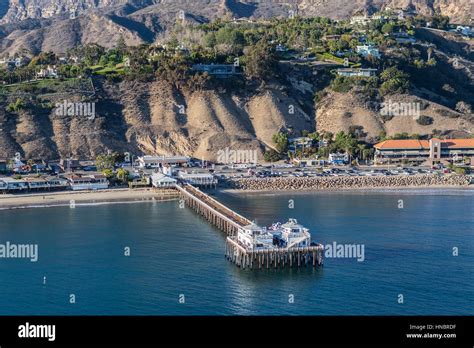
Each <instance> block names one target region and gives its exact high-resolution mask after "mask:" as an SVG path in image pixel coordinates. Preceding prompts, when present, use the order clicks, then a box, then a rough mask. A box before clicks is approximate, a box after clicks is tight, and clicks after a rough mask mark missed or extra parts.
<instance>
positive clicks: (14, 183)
mask: <svg viewBox="0 0 474 348" xmlns="http://www.w3.org/2000/svg"><path fill="white" fill-rule="evenodd" d="M0 182H3V184H2V187H4V189H5V190H7V191H23V190H28V183H27V182H26V181H25V180H22V179H14V178H10V177H8V178H0Z"/></svg>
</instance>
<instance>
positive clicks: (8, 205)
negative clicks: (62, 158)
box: [0, 188, 178, 211]
mask: <svg viewBox="0 0 474 348" xmlns="http://www.w3.org/2000/svg"><path fill="white" fill-rule="evenodd" d="M176 197H178V195H177V193H175V192H174V191H169V190H167V191H159V190H153V189H151V188H150V189H134V190H131V189H112V190H99V191H76V192H74V191H59V192H46V193H34V194H25V195H3V196H2V195H0V211H3V210H16V209H31V208H49V207H65V206H72V205H74V206H86V205H89V206H90V205H104V204H119V203H140V202H148V201H169V200H173V199H175V198H176Z"/></svg>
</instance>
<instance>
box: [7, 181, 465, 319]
mask: <svg viewBox="0 0 474 348" xmlns="http://www.w3.org/2000/svg"><path fill="white" fill-rule="evenodd" d="M216 195H217V196H218V198H219V199H220V200H222V201H223V202H224V203H226V204H228V205H229V206H230V207H232V208H234V209H235V210H237V211H238V212H239V213H241V214H243V215H245V216H247V217H249V218H250V219H254V220H256V222H257V223H259V224H262V225H268V224H271V223H272V222H274V221H277V220H280V221H283V220H286V219H287V218H289V217H293V218H296V219H298V221H299V222H300V223H302V224H304V225H305V226H306V227H308V228H310V231H311V233H312V236H313V240H315V241H317V242H320V243H323V244H328V243H332V242H334V241H335V242H337V243H356V244H363V245H364V248H365V249H364V251H365V260H364V261H363V262H357V260H355V259H338V258H326V259H325V264H324V267H322V268H316V269H313V268H311V267H310V268H302V269H286V270H275V269H270V270H255V271H250V270H241V269H239V268H237V267H235V266H234V265H233V264H232V263H230V262H229V261H227V260H226V259H225V258H224V251H225V249H224V241H225V236H224V234H223V233H222V232H220V231H219V230H217V229H215V228H213V227H212V226H210V225H208V224H207V222H206V221H205V220H203V219H202V218H200V217H199V216H197V215H196V214H195V213H194V212H192V211H191V210H189V209H188V208H184V209H182V208H179V204H178V201H169V202H154V203H133V204H111V205H97V206H76V208H75V209H70V208H69V207H54V208H36V209H27V210H14V211H0V244H1V243H5V242H6V241H9V242H11V243H17V244H20V243H27V244H30V243H36V244H38V246H39V259H38V262H35V263H33V262H30V261H29V260H25V259H0V284H1V286H0V315H22V314H25V315H83V314H84V315H398V314H401V315H473V314H474V276H473V275H474V274H473V268H474V266H473V265H474V191H473V190H468V191H465V190H456V191H453V190H436V191H426V190H424V191H408V190H404V191H399V192H393V191H392V192H380V191H379V192H371V191H367V192H360V191H359V192H337V193H297V194H292V193H279V194H271V193H258V194H229V193H217V194H216ZM290 200H291V201H290ZM400 200H401V201H402V202H400ZM400 203H402V204H403V208H402V209H400V208H399V206H400ZM290 206H294V207H293V208H290ZM126 247H129V248H130V251H131V255H130V256H125V255H124V248H126ZM453 248H458V250H459V255H458V256H453ZM44 277H46V284H44ZM71 294H74V295H75V303H74V304H71V303H70V301H69V300H70V295H71ZM182 295H184V302H185V303H180V301H179V300H180V296H181V300H182V299H183V296H182ZM399 295H403V303H399V302H398V300H399ZM290 296H292V298H294V303H290V301H289V299H290Z"/></svg>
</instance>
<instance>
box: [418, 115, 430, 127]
mask: <svg viewBox="0 0 474 348" xmlns="http://www.w3.org/2000/svg"><path fill="white" fill-rule="evenodd" d="M416 123H418V124H420V125H422V126H429V125H430V124H432V123H433V118H432V117H429V116H424V115H422V116H420V117H418V118H417V119H416Z"/></svg>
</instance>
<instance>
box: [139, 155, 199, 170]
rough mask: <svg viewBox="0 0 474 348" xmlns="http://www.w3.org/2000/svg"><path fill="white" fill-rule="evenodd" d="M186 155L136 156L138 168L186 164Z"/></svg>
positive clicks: (187, 161) (187, 159)
mask: <svg viewBox="0 0 474 348" xmlns="http://www.w3.org/2000/svg"><path fill="white" fill-rule="evenodd" d="M189 161H190V158H189V157H187V156H168V157H167V156H142V157H138V166H139V167H140V168H163V167H165V166H182V165H186V164H188V163H189Z"/></svg>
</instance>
